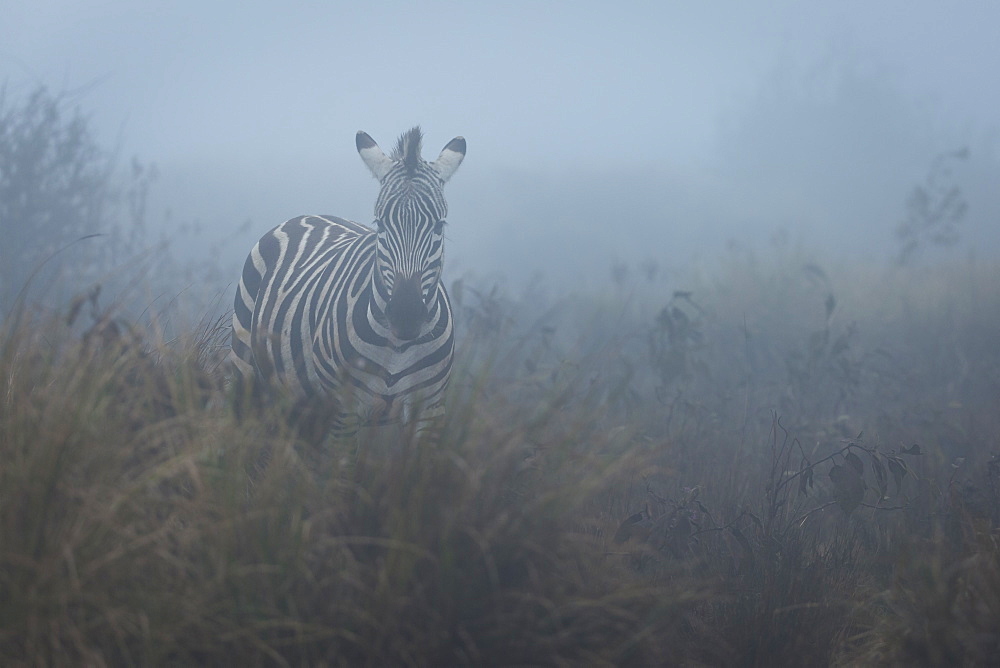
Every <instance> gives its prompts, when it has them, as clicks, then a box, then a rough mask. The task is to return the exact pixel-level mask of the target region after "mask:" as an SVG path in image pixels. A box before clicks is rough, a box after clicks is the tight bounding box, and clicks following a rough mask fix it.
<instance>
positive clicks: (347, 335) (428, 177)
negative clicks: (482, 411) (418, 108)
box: [230, 126, 465, 435]
mask: <svg viewBox="0 0 1000 668" xmlns="http://www.w3.org/2000/svg"><path fill="white" fill-rule="evenodd" d="M422 137H423V135H422V132H421V130H420V127H419V126H417V127H414V128H412V129H411V130H409V131H407V132H405V133H404V134H403V135H402V136H400V138H399V140H398V141H397V143H396V147H395V149H394V150H393V151H392V153H391V155H389V156H387V155H386V154H385V153H383V151H382V149H381V148H379V146H378V144H376V143H375V141H374V140H373V139H372V138H371V137H370V136H369V135H368V134H367V133H365V132H361V131H359V132H358V133H357V137H356V144H357V149H358V153H359V154H360V155H361V159H362V160H363V161H364V163H365V165H367V167H368V169H369V170H370V171H371V173H372V175H373V176H374V177H375V178H376V179H377V180H378V182H379V184H380V185H379V193H378V197H377V199H376V201H375V222H374V229H372V228H370V227H368V226H365V225H361V224H359V223H356V222H353V221H350V220H345V219H343V218H338V217H336V216H328V215H323V216H318V215H311V216H299V217H297V218H292V219H291V220H288V221H286V222H284V223H282V224H280V225H278V226H277V227H275V228H274V229H272V230H271V231H269V232H267V233H266V234H265V235H264V236H262V237H261V238H260V240H259V241H258V242H257V244H256V245H255V246H254V247H253V248H252V249H251V251H250V254H249V256H248V257H247V259H246V262H245V264H244V266H243V273H242V275H241V278H240V281H239V285H238V286H237V289H236V297H235V300H234V311H233V334H232V351H231V354H230V358H231V360H232V363H233V365H234V366H235V367H236V371H237V374H236V378H237V381H239V382H240V384H241V386H243V387H245V384H244V383H245V382H246V381H249V382H250V383H252V384H253V387H254V393H255V394H256V395H257V396H258V397H259V396H260V393H259V389H260V387H261V385H263V386H265V388H266V389H265V391H267V390H268V389H271V388H278V389H283V390H284V391H287V392H289V393H290V394H291V396H292V397H293V398H294V399H295V401H296V405H298V406H302V405H307V406H310V407H311V408H312V409H313V411H316V410H317V409H318V412H319V413H321V414H323V418H322V421H323V422H324V423H325V424H324V426H323V431H322V433H324V434H325V433H327V432H328V431H332V432H333V433H335V434H340V435H345V434H352V433H355V432H356V431H357V429H358V427H360V426H362V425H385V424H389V423H392V422H403V423H404V424H412V425H413V426H414V427H415V429H416V431H417V432H421V431H423V430H425V429H426V428H427V426H428V425H429V424H431V421H433V420H434V419H436V418H438V417H439V416H441V415H443V413H444V404H443V399H444V392H445V389H446V386H447V384H448V378H449V376H450V373H451V366H452V357H453V354H454V348H455V341H454V331H453V326H452V311H451V304H450V303H449V300H448V293H447V292H446V291H445V287H444V284H443V283H442V281H441V271H442V266H443V233H444V227H445V224H446V223H445V218H446V215H447V210H448V207H447V204H446V203H445V199H444V196H443V194H442V190H443V186H444V184H445V183H446V182H447V181H448V179H449V178H451V176H452V174H454V173H455V170H456V169H458V166H459V165H460V164H461V163H462V160H463V158H464V157H465V139H464V138H463V137H455V138H454V139H452V140H451V141H450V142H448V143H447V144H446V145H445V147H444V149H443V150H442V151H441V154H440V155H439V156H438V158H437V159H436V160H434V161H433V162H426V161H424V160H423V159H422V158H421V155H420V150H421V141H422ZM313 414H315V412H314V413H313Z"/></svg>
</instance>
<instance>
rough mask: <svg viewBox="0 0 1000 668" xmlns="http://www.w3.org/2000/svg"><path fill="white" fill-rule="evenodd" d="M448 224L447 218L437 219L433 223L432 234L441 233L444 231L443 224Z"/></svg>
mask: <svg viewBox="0 0 1000 668" xmlns="http://www.w3.org/2000/svg"><path fill="white" fill-rule="evenodd" d="M447 224H448V221H447V220H439V221H438V222H436V223H434V234H441V233H442V232H444V226H445V225H447Z"/></svg>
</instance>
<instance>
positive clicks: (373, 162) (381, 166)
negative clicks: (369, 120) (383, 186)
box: [355, 130, 394, 181]
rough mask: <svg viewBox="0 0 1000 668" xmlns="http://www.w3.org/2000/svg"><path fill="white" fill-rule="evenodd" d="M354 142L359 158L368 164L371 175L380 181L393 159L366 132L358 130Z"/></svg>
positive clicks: (390, 166)
mask: <svg viewBox="0 0 1000 668" xmlns="http://www.w3.org/2000/svg"><path fill="white" fill-rule="evenodd" d="M355 143H356V144H357V145H358V153H359V154H361V159H362V160H364V161H365V164H366V165H368V169H370V170H371V173H372V175H373V176H374V177H375V178H376V179H378V180H379V181H381V180H382V177H383V176H385V175H386V174H387V173H388V171H389V169H390V168H392V165H393V162H394V161H393V159H392V158H390V157H389V156H387V155H386V154H385V153H383V152H382V149H380V148H379V147H378V144H376V143H375V140H374V139H372V138H371V136H369V134H368V133H367V132H362V131H361V130H358V136H357V137H356V138H355Z"/></svg>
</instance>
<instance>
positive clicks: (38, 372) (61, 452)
mask: <svg viewBox="0 0 1000 668" xmlns="http://www.w3.org/2000/svg"><path fill="white" fill-rule="evenodd" d="M633 271H634V273H635V277H634V278H630V273H629V272H627V271H619V272H617V273H616V275H615V277H614V279H613V280H609V282H608V285H607V288H606V289H605V290H604V291H601V292H599V293H594V294H589V295H576V296H574V297H572V298H565V299H539V298H536V297H533V296H531V295H527V296H525V297H523V298H522V297H517V296H512V295H511V294H508V293H505V292H503V291H500V290H490V289H489V288H488V287H485V286H473V285H469V284H467V283H466V284H461V285H459V284H456V285H454V286H453V288H452V293H453V298H454V301H455V303H456V314H457V315H456V317H457V321H458V322H459V324H460V326H461V336H460V344H459V357H458V358H459V360H460V363H459V365H458V368H457V369H456V373H455V376H454V379H453V384H452V388H451V390H452V392H451V397H450V401H449V414H448V417H447V419H446V421H445V422H444V424H443V425H442V427H441V432H440V434H437V435H434V436H433V437H429V438H426V439H424V440H422V441H419V442H415V441H414V440H413V439H412V438H411V437H410V436H409V435H408V434H406V433H405V431H404V430H401V429H383V430H367V431H365V432H363V433H362V434H361V435H360V436H359V438H357V439H348V440H345V441H336V440H333V439H327V440H326V441H325V442H323V443H322V444H319V445H317V444H315V443H310V442H306V441H305V440H303V439H302V438H301V437H300V435H299V434H298V433H297V432H296V430H295V429H294V427H293V426H291V425H289V424H288V423H287V421H286V420H285V419H284V418H283V416H282V413H281V411H280V410H279V409H277V408H276V409H275V410H273V411H264V412H262V413H260V414H254V415H248V416H244V417H243V419H237V418H236V417H235V414H234V410H233V407H232V403H233V402H232V401H231V397H229V396H228V394H227V385H226V382H225V367H224V364H223V363H222V360H223V358H224V354H225V346H226V337H227V334H228V332H227V330H226V326H225V319H224V318H223V319H222V320H219V321H211V322H206V323H202V324H201V325H197V326H193V327H189V328H173V329H174V330H178V331H174V332H173V333H171V334H170V335H169V337H168V336H166V335H165V334H164V333H163V331H164V330H165V329H167V328H165V327H162V326H161V323H160V322H159V321H157V319H155V318H153V319H151V318H148V317H147V318H145V319H138V318H131V319H130V318H129V317H128V316H126V315H125V314H123V313H121V312H116V311H114V310H103V309H101V308H97V305H96V304H94V303H90V304H88V303H86V302H85V301H84V302H79V303H78V304H77V306H80V307H82V308H77V309H69V308H68V309H66V310H60V311H58V312H51V311H43V310H41V309H38V308H32V307H30V306H25V307H22V308H20V309H19V310H17V311H16V312H15V313H13V314H10V315H8V317H7V318H6V320H5V321H4V322H3V323H2V325H0V327H2V335H0V664H2V665H11V666H15V665H231V666H262V665H350V666H364V665H368V666H384V665H415V666H442V665H571V666H578V665H745V666H781V665H797V666H801V665H829V664H842V665H851V664H866V665H880V664H881V665H990V664H993V663H994V662H995V660H996V657H997V656H1000V631H998V629H1000V533H998V527H1000V455H998V451H1000V446H998V441H997V434H1000V346H998V345H997V343H998V340H1000V268H998V267H996V266H994V265H983V264H976V263H971V262H970V263H961V264H959V263H956V264H950V265H944V266H939V267H934V268H923V269H909V270H902V269H892V270H890V269H883V268H878V267H871V266H826V267H821V266H820V264H819V263H817V262H816V261H815V260H814V259H813V258H810V257H808V256H805V255H803V254H802V253H799V252H796V251H794V250H792V249H788V248H784V249H782V248H778V249H775V250H774V251H773V253H772V254H771V255H769V256H768V257H767V258H766V260H763V259H759V258H757V257H754V256H752V255H750V254H734V255H733V256H732V257H730V258H728V260H727V261H726V262H725V263H724V269H723V270H720V271H714V272H711V273H709V272H702V273H698V272H692V273H690V274H689V275H687V276H685V277H684V278H683V280H678V279H677V278H676V277H675V278H674V279H672V280H671V281H670V282H669V283H668V282H667V281H666V279H664V278H662V277H661V276H660V275H659V274H658V272H657V271H656V269H655V267H652V266H647V267H645V268H640V269H636V270H633ZM681 288H682V289H681Z"/></svg>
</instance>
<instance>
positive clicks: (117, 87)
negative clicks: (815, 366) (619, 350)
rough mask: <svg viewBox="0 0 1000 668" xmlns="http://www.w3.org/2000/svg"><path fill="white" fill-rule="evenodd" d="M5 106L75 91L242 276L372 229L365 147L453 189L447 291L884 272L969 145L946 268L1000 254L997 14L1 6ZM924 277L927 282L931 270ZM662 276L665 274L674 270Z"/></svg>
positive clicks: (948, 8)
mask: <svg viewBox="0 0 1000 668" xmlns="http://www.w3.org/2000/svg"><path fill="white" fill-rule="evenodd" d="M5 5H6V6H5V7H4V8H3V12H2V14H3V17H4V18H3V21H2V22H0V81H3V82H6V86H7V91H8V94H14V95H16V94H19V93H26V92H27V91H28V90H30V89H32V88H34V87H35V86H37V85H39V84H45V85H47V86H49V87H50V88H51V89H53V90H58V91H69V92H71V93H72V94H73V99H74V100H75V101H76V103H77V104H78V105H79V107H80V108H81V109H83V110H84V111H85V112H86V114H87V115H88V117H89V118H90V120H91V123H92V124H93V127H94V128H95V130H96V132H97V133H98V135H99V137H100V139H101V141H102V142H104V143H105V144H106V145H107V146H109V147H112V148H114V150H116V151H117V153H118V154H119V155H120V156H121V158H122V160H123V162H125V161H127V159H130V158H131V157H132V156H136V157H138V158H139V159H140V160H142V161H144V162H147V163H155V165H156V166H157V170H158V174H159V177H158V179H157V181H156V182H155V184H154V186H153V190H152V193H151V201H150V208H149V215H150V219H151V221H152V222H153V223H155V224H156V225H157V226H159V227H162V229H163V230H164V232H165V233H166V234H172V233H174V232H177V234H176V235H174V236H175V237H176V238H175V240H174V242H173V243H174V246H173V247H174V249H175V251H176V252H178V253H180V254H181V255H184V256H186V257H188V258H189V259H193V260H195V261H200V260H199V259H198V258H199V257H200V255H199V250H200V249H204V248H206V247H208V246H213V247H217V248H221V251H220V252H218V253H215V254H212V255H211V256H205V257H204V259H203V261H204V262H206V263H213V264H215V265H216V266H217V268H218V269H219V270H220V272H222V273H229V272H231V273H232V275H233V277H234V278H235V275H236V272H237V271H238V267H239V264H240V262H241V261H242V258H243V257H245V254H246V251H247V250H248V248H249V246H250V244H252V243H253V241H254V240H255V239H256V238H257V237H258V236H259V235H260V234H261V233H263V232H264V231H266V230H267V229H269V228H270V227H272V226H273V225H275V224H277V223H279V222H281V221H283V220H286V219H288V218H290V217H292V216H294V215H298V214H302V213H329V214H335V215H339V216H343V217H347V218H352V219H355V220H359V221H362V222H368V221H370V220H371V216H372V206H373V202H374V196H375V193H376V185H377V184H376V183H375V182H374V181H373V180H372V179H371V178H370V176H369V175H368V172H367V170H366V169H365V168H364V166H363V164H362V163H361V161H360V159H359V158H358V156H357V154H356V152H355V148H354V133H355V131H357V130H358V129H363V130H365V131H367V132H369V133H370V134H371V135H372V136H373V137H374V138H375V139H376V140H377V141H379V142H380V143H381V145H382V146H383V147H384V148H388V147H390V146H391V145H392V143H393V142H394V141H395V138H396V137H397V136H398V135H399V134H400V133H401V132H402V131H404V130H406V129H407V128H409V127H410V126H412V125H414V124H418V123H419V124H421V125H422V127H423V128H424V131H425V134H426V136H425V144H424V151H425V157H426V158H428V159H432V158H433V157H434V156H436V153H437V151H438V150H439V149H440V148H441V147H442V146H444V144H445V143H446V142H447V141H448V140H449V139H451V138H452V137H453V136H456V135H463V136H465V137H466V139H467V140H468V146H469V152H468V157H467V159H466V161H465V162H464V164H463V165H462V168H461V169H460V170H459V172H458V173H457V174H456V176H455V178H454V179H453V180H452V181H451V182H450V183H449V185H448V188H447V190H446V194H447V195H448V199H449V205H450V209H451V211H450V216H449V223H450V226H449V228H448V229H449V232H448V235H449V236H448V247H447V251H446V252H447V262H448V266H447V272H448V274H449V275H450V276H451V277H453V278H454V277H457V276H459V275H474V276H486V277H493V276H504V277H506V278H507V280H509V281H511V282H513V283H514V284H523V283H524V282H525V281H526V280H529V279H531V278H533V277H536V276H542V277H544V278H545V279H546V280H547V281H548V282H549V283H550V284H552V285H556V286H560V288H563V289H567V290H572V289H577V288H580V287H582V286H591V285H596V284H600V283H602V282H605V281H606V280H607V279H608V277H609V275H610V273H609V272H610V268H611V266H612V265H613V264H615V263H627V264H637V263H641V262H644V261H647V260H654V261H655V262H656V263H657V264H658V265H659V266H661V267H664V268H666V269H668V270H669V269H670V268H671V267H682V266H687V265H689V264H690V263H692V262H701V261H707V262H711V261H712V259H713V258H715V257H717V256H718V255H719V254H720V253H722V252H724V250H725V248H726V247H727V246H731V245H734V244H735V245H736V246H740V247H749V248H754V247H756V246H759V245H761V244H766V243H767V242H768V239H770V238H772V237H773V236H774V235H775V234H781V235H785V236H786V237H787V238H789V239H791V240H793V241H794V242H795V243H799V244H802V245H803V246H805V247H808V248H813V249H817V250H819V251H822V252H823V253H824V254H825V255H826V256H827V257H829V258H832V259H833V260H834V261H837V260H841V259H843V260H847V259H850V260H857V259H860V260H865V261H875V262H883V261H888V260H890V259H891V258H892V257H893V254H894V252H895V250H896V246H897V244H896V241H895V240H894V238H893V234H892V231H893V229H894V227H895V225H896V224H897V223H898V222H899V220H900V219H901V218H902V217H903V214H904V204H905V201H906V198H907V196H908V195H909V193H910V192H911V191H912V189H913V188H914V186H916V185H918V184H919V183H921V182H922V181H923V179H924V178H925V177H926V175H927V173H928V169H929V167H930V165H931V163H932V161H933V160H934V158H935V156H937V155H940V154H942V153H943V152H947V151H953V150H956V149H958V148H960V147H968V149H969V158H968V159H967V160H964V161H961V163H960V164H958V165H956V171H955V174H954V179H955V183H956V184H957V185H958V186H959V187H961V189H962V192H963V195H964V197H965V199H966V200H967V202H968V205H969V209H968V214H967V215H966V217H965V219H964V221H963V222H962V226H961V241H960V243H959V244H958V247H957V248H952V249H949V250H948V253H950V254H952V255H953V256H955V257H966V256H968V255H969V254H973V253H974V254H976V255H978V256H985V255H990V256H992V254H993V253H994V252H995V249H997V248H1000V232H998V227H1000V226H998V224H997V223H998V218H1000V195H998V188H997V187H996V184H997V183H998V179H1000V152H998V116H997V110H998V109H1000V88H998V87H997V86H996V83H995V79H996V72H998V71H1000V40H997V39H996V34H997V33H996V27H997V26H998V25H1000V5H997V4H996V3H989V2H982V3H972V2H967V3H952V4H948V5H944V4H941V3H936V2H880V3H870V2H838V3H825V4H824V5H823V6H819V5H818V3H798V2H771V3H767V4H766V5H763V4H760V3H737V2H731V3H690V4H686V5H681V4H679V3H678V4H674V3H627V4H625V5H619V6H617V7H615V8H613V7H611V6H610V5H609V4H608V3H598V2H565V3H564V2H552V3H544V4H540V3H526V2H513V3H493V4H492V5H490V6H486V5H483V4H479V3H457V2H421V3H406V2H366V3H350V4H348V3H340V2H334V3H304V2H292V3H285V4H284V5H282V8H281V9H278V8H277V6H276V5H273V4H267V5H265V4H264V3H246V2H243V3H236V2H218V3H207V4H206V3H193V2H144V3H134V2H126V1H125V0H108V1H105V2H89V3H79V2H69V1H65V0H62V1H56V0H36V1H34V2H30V3H29V2H18V3H14V2H7V3H5ZM927 257H933V255H929V256H927ZM665 275H668V276H669V271H668V272H666V273H665Z"/></svg>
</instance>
